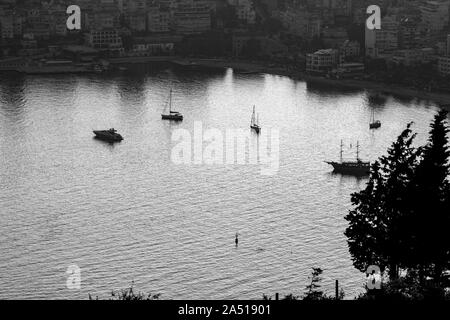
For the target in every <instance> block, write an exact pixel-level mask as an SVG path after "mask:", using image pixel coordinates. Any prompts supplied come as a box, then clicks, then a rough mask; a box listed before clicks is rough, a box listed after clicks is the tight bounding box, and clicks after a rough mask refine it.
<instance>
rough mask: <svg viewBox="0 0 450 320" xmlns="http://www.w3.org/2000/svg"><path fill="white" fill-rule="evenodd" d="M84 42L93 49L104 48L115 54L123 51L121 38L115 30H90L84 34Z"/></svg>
mask: <svg viewBox="0 0 450 320" xmlns="http://www.w3.org/2000/svg"><path fill="white" fill-rule="evenodd" d="M85 40H86V44H87V45H88V46H90V47H91V48H95V49H106V50H108V51H110V52H113V53H115V54H118V55H121V54H123V52H124V49H123V45H122V38H121V37H120V36H119V34H118V32H117V30H113V29H104V30H91V31H90V32H89V33H87V34H85Z"/></svg>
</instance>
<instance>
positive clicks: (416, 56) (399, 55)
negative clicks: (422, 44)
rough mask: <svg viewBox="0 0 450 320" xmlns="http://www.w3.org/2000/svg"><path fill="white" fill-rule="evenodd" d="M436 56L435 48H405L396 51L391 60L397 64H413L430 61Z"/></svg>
mask: <svg viewBox="0 0 450 320" xmlns="http://www.w3.org/2000/svg"><path fill="white" fill-rule="evenodd" d="M434 57H435V50H434V49H433V48H421V49H403V50H397V51H395V53H394V55H393V56H392V58H391V59H390V61H391V62H393V63H395V64H403V65H405V66H413V65H418V64H424V63H429V62H431V61H433V60H435V58H434Z"/></svg>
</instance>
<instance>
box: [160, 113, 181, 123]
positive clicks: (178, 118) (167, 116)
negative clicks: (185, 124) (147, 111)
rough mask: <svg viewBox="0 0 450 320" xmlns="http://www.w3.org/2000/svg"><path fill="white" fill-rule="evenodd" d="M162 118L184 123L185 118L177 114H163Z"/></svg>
mask: <svg viewBox="0 0 450 320" xmlns="http://www.w3.org/2000/svg"><path fill="white" fill-rule="evenodd" d="M161 118H162V119H163V120H172V121H183V116H181V115H175V114H162V115H161Z"/></svg>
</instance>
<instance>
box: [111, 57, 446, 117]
mask: <svg viewBox="0 0 450 320" xmlns="http://www.w3.org/2000/svg"><path fill="white" fill-rule="evenodd" d="M146 62H167V63H172V64H174V65H177V66H181V67H190V68H195V67H202V68H213V69H226V68H232V69H233V70H235V71H236V72H237V73H241V74H258V73H265V74H272V75H279V76H285V77H289V78H291V79H293V80H298V81H305V82H307V83H308V82H309V83H316V84H322V85H328V86H331V87H341V88H352V89H361V90H370V91H374V92H377V93H380V94H387V95H392V96H394V97H395V96H397V97H403V98H408V99H419V100H423V101H430V102H433V103H436V104H437V105H438V106H439V107H441V108H445V109H447V110H450V93H444V92H427V91H420V90H415V89H412V88H408V87H403V86H398V85H389V84H384V83H378V82H374V81H368V80H355V79H339V80H337V79H329V78H325V77H320V76H313V75H309V74H306V73H305V72H298V71H288V70H286V69H284V68H277V67H269V66H267V65H263V64H261V63H259V62H256V61H245V60H233V59H221V58H220V59H219V58H183V57H179V56H164V57H127V58H116V59H111V63H112V64H137V63H146Z"/></svg>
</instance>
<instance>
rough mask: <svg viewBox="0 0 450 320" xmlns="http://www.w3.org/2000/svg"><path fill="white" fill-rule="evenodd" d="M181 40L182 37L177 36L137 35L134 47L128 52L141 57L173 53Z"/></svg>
mask: <svg viewBox="0 0 450 320" xmlns="http://www.w3.org/2000/svg"><path fill="white" fill-rule="evenodd" d="M179 41H181V37H177V36H149V37H135V38H134V44H133V48H132V50H131V51H130V52H129V53H128V54H129V55H130V56H139V57H146V56H162V55H172V54H173V53H174V48H175V44H176V43H177V42H179Z"/></svg>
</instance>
